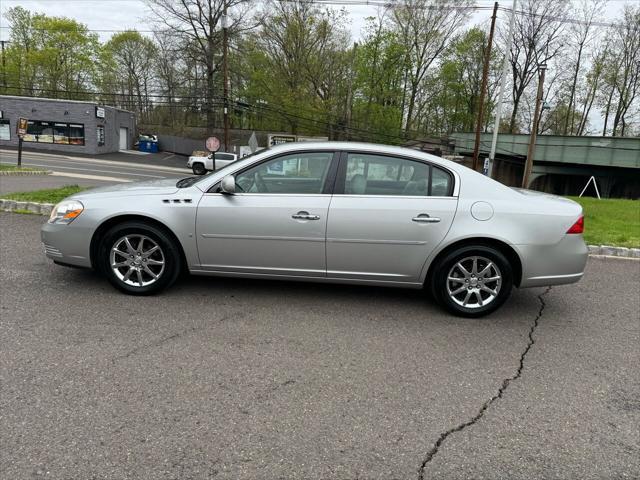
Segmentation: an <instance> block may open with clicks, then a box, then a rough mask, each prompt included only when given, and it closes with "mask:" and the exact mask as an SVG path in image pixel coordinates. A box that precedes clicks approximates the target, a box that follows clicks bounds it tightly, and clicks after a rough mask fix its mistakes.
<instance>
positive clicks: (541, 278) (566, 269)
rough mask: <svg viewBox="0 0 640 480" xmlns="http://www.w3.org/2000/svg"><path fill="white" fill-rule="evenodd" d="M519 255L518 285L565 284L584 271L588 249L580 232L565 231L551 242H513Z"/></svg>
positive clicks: (573, 281) (575, 279)
mask: <svg viewBox="0 0 640 480" xmlns="http://www.w3.org/2000/svg"><path fill="white" fill-rule="evenodd" d="M514 247H515V248H516V249H517V250H518V253H519V254H520V258H521V259H522V281H521V282H520V287H545V286H549V285H565V284H569V283H575V282H577V281H579V280H580V279H581V278H582V276H583V275H584V268H585V266H586V264H587V258H588V256H589V250H588V248H587V245H586V244H585V243H584V239H583V238H582V235H565V236H564V237H563V238H562V240H560V241H559V242H558V243H557V244H555V245H514Z"/></svg>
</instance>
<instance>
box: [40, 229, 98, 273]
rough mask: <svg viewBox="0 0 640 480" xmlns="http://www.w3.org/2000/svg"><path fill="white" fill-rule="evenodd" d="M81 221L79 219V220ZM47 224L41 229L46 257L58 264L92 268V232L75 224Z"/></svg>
mask: <svg viewBox="0 0 640 480" xmlns="http://www.w3.org/2000/svg"><path fill="white" fill-rule="evenodd" d="M78 220H79V219H78ZM78 220H76V221H74V222H72V223H71V224H69V225H60V224H55V223H53V224H52V223H45V224H44V225H43V226H42V228H41V229H40V238H41V240H42V244H43V248H44V253H45V255H46V256H47V257H48V258H50V259H52V260H53V261H55V262H57V263H63V264H67V265H73V266H75V267H86V268H91V254H90V245H91V235H92V233H93V231H92V230H90V229H88V228H85V227H83V226H82V225H80V224H78V225H75V223H76V222H77V221H78Z"/></svg>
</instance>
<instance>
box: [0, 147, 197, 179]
mask: <svg viewBox="0 0 640 480" xmlns="http://www.w3.org/2000/svg"><path fill="white" fill-rule="evenodd" d="M0 153H13V154H15V158H17V155H18V154H17V152H16V151H15V150H0ZM23 156H24V157H26V158H28V157H33V156H39V157H44V158H45V159H46V158H53V159H56V158H57V159H60V160H75V161H79V162H86V163H97V164H102V165H114V166H120V167H125V168H127V167H128V168H137V169H140V170H158V171H165V172H178V173H186V174H189V172H190V170H189V169H188V168H187V167H186V165H187V163H186V162H185V168H177V167H163V166H160V165H147V164H141V163H131V162H116V161H114V160H97V159H95V158H85V157H71V156H68V155H56V154H51V153H39V152H23Z"/></svg>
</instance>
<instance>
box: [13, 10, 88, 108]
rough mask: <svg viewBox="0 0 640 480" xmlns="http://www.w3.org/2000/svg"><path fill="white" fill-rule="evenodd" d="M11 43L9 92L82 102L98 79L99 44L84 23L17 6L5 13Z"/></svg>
mask: <svg viewBox="0 0 640 480" xmlns="http://www.w3.org/2000/svg"><path fill="white" fill-rule="evenodd" d="M6 18H7V19H8V20H9V24H10V26H11V43H10V48H9V49H8V50H7V52H6V57H7V58H6V63H7V83H8V88H7V90H8V92H9V93H12V94H23V95H41V96H47V97H52V98H72V99H82V98H87V97H88V93H87V92H88V91H89V90H91V85H92V82H93V80H94V77H95V73H96V72H95V69H94V67H95V65H96V63H97V59H98V57H99V52H100V44H99V42H98V37H97V35H95V34H93V33H90V32H89V31H88V29H87V27H86V26H85V25H83V24H81V23H78V22H76V21H75V20H71V19H68V18H63V17H48V16H46V15H42V14H36V15H31V13H30V12H28V11H27V10H25V9H23V8H21V7H15V8H12V9H10V10H9V11H8V12H7V13H6Z"/></svg>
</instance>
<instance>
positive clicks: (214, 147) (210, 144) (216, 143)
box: [205, 137, 220, 152]
mask: <svg viewBox="0 0 640 480" xmlns="http://www.w3.org/2000/svg"><path fill="white" fill-rule="evenodd" d="M205 145H206V146H207V150H209V151H210V152H217V151H218V149H219V148H220V140H218V138H217V137H209V138H207V141H206V142H205Z"/></svg>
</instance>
